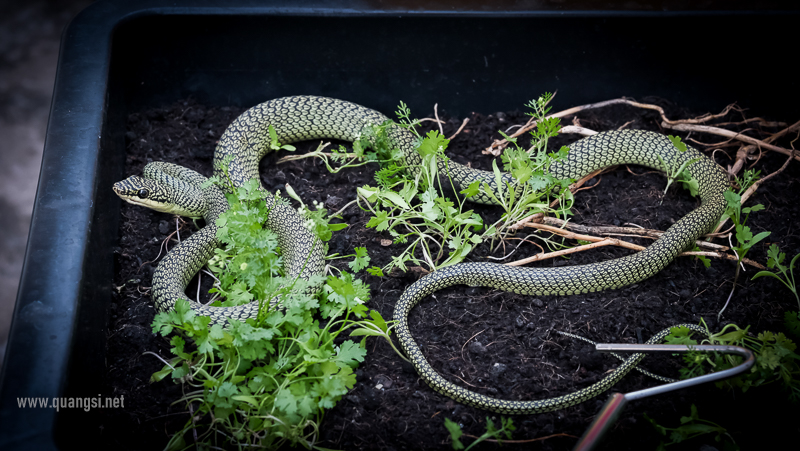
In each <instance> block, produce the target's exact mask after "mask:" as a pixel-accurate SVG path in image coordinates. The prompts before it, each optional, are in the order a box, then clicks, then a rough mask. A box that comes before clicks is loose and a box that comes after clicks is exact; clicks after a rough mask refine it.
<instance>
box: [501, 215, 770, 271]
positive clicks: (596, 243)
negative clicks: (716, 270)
mask: <svg viewBox="0 0 800 451" xmlns="http://www.w3.org/2000/svg"><path fill="white" fill-rule="evenodd" d="M531 226H533V227H535V228H537V229H542V230H546V231H548V232H552V233H555V234H557V235H560V236H563V237H566V238H572V239H577V240H583V241H591V242H592V243H591V244H584V245H581V246H576V247H573V248H569V249H562V250H560V251H554V252H547V253H544V254H536V255H533V256H531V257H528V258H523V259H522V260H517V261H514V262H511V263H505V264H506V265H508V266H521V265H525V264H527V263H531V262H536V261H541V260H547V259H550V258H554V257H560V256H562V255H568V254H574V253H576V252H583V251H586V250H589V249H594V248H598V247H603V246H610V245H614V246H619V247H624V248H627V249H632V250H636V251H642V250H644V249H645V247H644V246H639V245H638V244H633V243H628V242H627V241H623V240H618V239H616V238H600V237H596V236H591V235H582V234H577V233H573V232H570V231H568V230H564V229H559V228H557V227H552V226H548V225H546V224H535V223H533V224H531ZM678 256H679V257H684V256H705V257H715V258H722V259H726V260H732V261H735V262H738V261H739V259H738V258H737V257H736V256H735V255H730V254H726V253H723V252H697V251H688V252H681V253H680V254H678ZM742 263H745V264H748V265H750V266H754V267H756V268H758V269H765V268H764V266H763V265H762V264H760V263H758V262H755V261H753V260H750V259H749V258H744V259H742Z"/></svg>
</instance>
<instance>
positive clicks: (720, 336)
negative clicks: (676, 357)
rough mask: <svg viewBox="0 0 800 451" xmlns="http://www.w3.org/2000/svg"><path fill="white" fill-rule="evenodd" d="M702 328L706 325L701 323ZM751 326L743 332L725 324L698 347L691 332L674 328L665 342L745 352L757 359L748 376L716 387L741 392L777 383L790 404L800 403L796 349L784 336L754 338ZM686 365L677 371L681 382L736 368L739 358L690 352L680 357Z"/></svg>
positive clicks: (799, 366)
mask: <svg viewBox="0 0 800 451" xmlns="http://www.w3.org/2000/svg"><path fill="white" fill-rule="evenodd" d="M703 325H704V327H706V328H707V326H705V322H703ZM749 330H750V326H747V327H746V328H744V329H742V328H740V327H739V326H737V325H735V324H728V325H726V326H725V327H724V328H722V330H721V331H719V332H718V333H716V334H711V333H710V332H708V338H707V339H703V340H702V341H701V342H700V343H698V342H697V341H696V340H695V339H693V338H692V337H691V335H692V333H693V331H691V330H690V329H687V328H685V327H676V328H673V329H672V330H671V331H670V334H669V335H668V336H667V337H666V339H665V342H666V343H669V344H681V345H689V346H692V345H697V344H722V345H733V346H741V347H745V348H748V349H750V350H752V351H753V353H754V354H755V356H756V363H755V365H753V367H752V368H751V370H750V372H748V373H746V374H743V375H739V376H737V377H735V378H730V379H726V380H724V381H718V382H715V384H716V385H717V387H719V388H722V387H728V388H740V389H741V390H742V391H743V392H744V391H747V390H748V389H750V388H751V387H757V386H760V385H765V384H768V383H772V382H777V381H780V382H782V383H783V385H784V387H786V388H787V389H788V390H789V396H790V397H791V399H793V400H795V401H796V400H798V399H800V356H798V355H797V354H796V353H795V349H796V348H797V346H796V345H795V344H794V342H792V340H790V339H789V338H787V337H786V336H785V335H784V334H783V333H774V332H770V331H765V332H761V333H759V334H758V335H756V336H755V338H754V337H753V336H752V335H751V334H749ZM683 358H684V362H685V364H686V367H685V368H682V369H681V370H680V374H681V378H683V379H688V378H691V377H695V376H700V375H703V374H705V373H706V372H708V370H709V369H713V371H721V370H725V369H728V368H732V367H735V366H737V365H739V364H740V363H741V362H742V357H740V356H737V355H731V354H716V353H705V352H698V351H695V352H689V353H686V354H684V356H683Z"/></svg>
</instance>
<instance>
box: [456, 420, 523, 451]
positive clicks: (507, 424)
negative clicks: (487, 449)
mask: <svg viewBox="0 0 800 451" xmlns="http://www.w3.org/2000/svg"><path fill="white" fill-rule="evenodd" d="M444 427H445V428H446V429H447V431H448V432H449V433H450V441H451V442H452V446H453V449H455V450H461V449H465V448H464V444H463V443H461V436H462V435H463V434H464V433H463V432H462V431H461V426H460V425H459V424H458V423H456V422H455V421H453V420H451V419H450V418H445V419H444ZM516 429H517V428H516V427H515V426H514V422H513V421H512V420H511V418H507V417H500V429H498V428H497V427H496V426H495V425H494V422H493V421H492V419H491V418H489V417H486V432H484V433H483V434H482V435H481V436H480V437H478V438H477V439H476V440H475V441H474V442H472V443H470V445H469V446H467V447H466V449H465V451H469V450H470V449H472V448H473V447H475V445H477V444H478V443H480V442H482V441H484V440H487V439H495V440H496V441H497V444H498V445H501V444H502V440H501V436H503V435H504V436H505V438H506V440H511V433H512V432H514V431H515V430H516Z"/></svg>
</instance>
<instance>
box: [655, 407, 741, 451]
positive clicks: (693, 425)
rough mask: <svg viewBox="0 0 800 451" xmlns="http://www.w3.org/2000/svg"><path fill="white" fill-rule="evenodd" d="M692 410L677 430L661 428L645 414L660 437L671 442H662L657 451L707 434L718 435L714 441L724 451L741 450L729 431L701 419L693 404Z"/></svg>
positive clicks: (682, 419)
mask: <svg viewBox="0 0 800 451" xmlns="http://www.w3.org/2000/svg"><path fill="white" fill-rule="evenodd" d="M691 409H692V411H691V414H690V415H689V416H688V417H681V425H680V426H678V427H675V428H668V427H665V426H661V425H660V424H658V423H656V421H655V420H654V419H652V418H650V417H649V416H647V414H644V417H645V419H646V420H647V421H649V422H650V424H652V425H653V427H655V428H656V430H657V431H658V433H659V435H661V436H662V437H667V436H669V440H670V441H669V442H667V443H665V442H664V441H663V440H662V441H661V443H659V445H658V447H657V448H656V451H661V450H665V449H666V448H667V447H668V446H670V445H676V444H678V443H682V442H685V441H687V440H691V439H693V438H695V437H699V436H701V435H706V434H716V435H715V436H714V441H715V442H717V443H720V444H722V445H723V449H724V450H738V449H739V447H738V446H736V443H735V442H734V441H733V437H731V435H730V434H729V433H728V430H727V429H725V428H724V427H722V426H720V425H718V424H717V423H714V422H712V421H708V420H704V419H702V418H700V415H699V414H698V413H697V407H695V405H694V404H692V407H691Z"/></svg>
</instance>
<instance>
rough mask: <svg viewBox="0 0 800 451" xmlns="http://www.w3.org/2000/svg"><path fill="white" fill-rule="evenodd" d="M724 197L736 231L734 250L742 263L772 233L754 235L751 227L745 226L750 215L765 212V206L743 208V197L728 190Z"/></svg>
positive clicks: (726, 212) (728, 214)
mask: <svg viewBox="0 0 800 451" xmlns="http://www.w3.org/2000/svg"><path fill="white" fill-rule="evenodd" d="M723 195H724V196H725V201H726V202H727V204H728V207H727V209H726V211H725V214H726V215H727V216H728V217H730V218H731V221H733V224H734V226H735V231H736V244H735V245H734V246H733V249H734V251H735V252H736V256H737V257H738V258H739V261H740V262H741V261H742V259H743V258H744V257H745V255H747V252H748V251H749V250H750V249H751V248H752V247H753V246H754V245H755V244H756V243H758V242H759V241H761V240H763V239H764V238H766V237H768V236H769V235H770V233H771V232H768V231H764V232H761V233H758V234H756V235H753V232H752V231H751V230H750V227H748V226H746V225H745V223H746V222H747V219H748V218H749V217H750V213H753V212H756V211H761V210H763V209H764V205H762V204H756V205H753V206H752V207H744V208H743V207H742V196H741V195H739V194H738V193H736V192H734V191H733V190H730V189H728V190H727V191H725V193H723Z"/></svg>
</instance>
